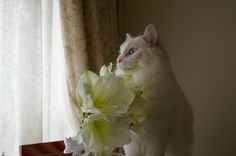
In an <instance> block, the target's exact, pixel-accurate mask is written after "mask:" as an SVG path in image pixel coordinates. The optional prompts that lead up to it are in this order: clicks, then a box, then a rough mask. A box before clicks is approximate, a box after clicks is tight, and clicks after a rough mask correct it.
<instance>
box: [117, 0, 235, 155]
mask: <svg viewBox="0 0 236 156" xmlns="http://www.w3.org/2000/svg"><path fill="white" fill-rule="evenodd" d="M235 7H236V1H229V0H226V1H214V3H213V1H210V0H205V1H203V0H201V1H195V2H192V1H188V0H181V1H174V0H172V1H165V0H150V1H136V0H129V1H125V2H124V13H123V19H122V21H121V32H122V33H123V34H125V33H126V32H129V33H131V34H132V33H133V34H134V35H137V34H141V33H142V32H143V30H144V28H145V27H146V25H147V24H149V23H153V24H155V25H156V26H157V27H158V29H159V31H160V37H161V41H162V43H163V44H164V46H165V48H166V50H167V52H168V53H169V55H170V59H171V62H172V66H173V68H174V71H175V73H176V76H177V79H178V81H179V83H180V85H181V86H182V88H183V90H184V92H185V94H186V96H187V97H188V99H189V101H190V102H191V104H192V106H193V109H194V113H195V129H194V130H195V146H194V154H193V155H194V156H223V155H236V145H235V140H236V96H235V93H236V81H235V80H236V61H235V58H236V46H235V43H236V29H235V28H236V20H235V19H236V10H235Z"/></svg>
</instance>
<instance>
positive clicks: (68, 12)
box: [60, 0, 119, 115]
mask: <svg viewBox="0 0 236 156" xmlns="http://www.w3.org/2000/svg"><path fill="white" fill-rule="evenodd" d="M117 3H118V2H117V1H116V0H61V1H60V9H61V19H62V31H63V40H64V48H65V59H66V66H67V67H66V72H67V82H68V87H69V92H70V97H71V100H72V102H73V103H74V104H75V105H74V106H76V102H75V95H74V92H75V88H76V83H77V81H78V79H79V76H80V75H81V74H82V73H83V71H84V70H85V69H89V70H92V71H94V72H98V71H99V69H100V67H101V66H102V65H103V64H109V62H114V60H115V58H116V55H117V51H118V40H119V35H118V19H117ZM75 109H76V110H77V114H78V115H79V114H80V113H79V112H78V109H77V108H75Z"/></svg>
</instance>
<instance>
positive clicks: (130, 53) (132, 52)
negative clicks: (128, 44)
mask: <svg viewBox="0 0 236 156" xmlns="http://www.w3.org/2000/svg"><path fill="white" fill-rule="evenodd" d="M136 51H137V49H136V48H130V49H129V52H128V53H127V55H133V54H134V53H135V52H136Z"/></svg>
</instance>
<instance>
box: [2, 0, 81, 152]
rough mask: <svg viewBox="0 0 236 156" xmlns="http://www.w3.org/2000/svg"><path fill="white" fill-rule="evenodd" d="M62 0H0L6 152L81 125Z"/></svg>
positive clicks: (71, 132) (70, 131) (59, 137)
mask: <svg viewBox="0 0 236 156" xmlns="http://www.w3.org/2000/svg"><path fill="white" fill-rule="evenodd" d="M59 12H60V11H59V0H50V1H48V0H7V1H6V0H0V64H1V66H0V101H1V102H0V108H1V113H0V140H1V141H0V155H3V153H4V154H5V155H6V156H17V155H18V154H19V153H18V152H19V149H18V148H19V145H22V144H32V143H38V142H44V141H54V140H63V139H64V138H65V137H69V136H73V135H75V134H76V132H77V130H78V128H79V125H78V122H77V121H76V117H75V114H74V111H73V109H72V108H71V105H70V103H71V102H70V99H69V95H68V91H67V83H66V77H65V59H64V48H63V43H62V33H61V21H60V19H61V18H60V15H59Z"/></svg>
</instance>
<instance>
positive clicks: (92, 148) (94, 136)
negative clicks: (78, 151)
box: [81, 114, 131, 156]
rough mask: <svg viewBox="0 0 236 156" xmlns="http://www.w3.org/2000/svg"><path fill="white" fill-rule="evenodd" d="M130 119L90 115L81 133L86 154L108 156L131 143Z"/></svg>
mask: <svg viewBox="0 0 236 156" xmlns="http://www.w3.org/2000/svg"><path fill="white" fill-rule="evenodd" d="M129 126H130V119H129V118H124V117H119V118H114V117H105V116H104V115H102V114H94V115H90V116H89V117H88V118H86V119H85V121H84V124H83V129H82V131H81V135H82V139H83V142H84V145H85V151H86V152H93V153H96V154H97V155H99V156H106V155H108V154H110V153H111V152H112V150H113V149H114V148H116V147H119V146H123V145H124V144H128V143H129V142H130V139H131V138H130V131H129Z"/></svg>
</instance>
